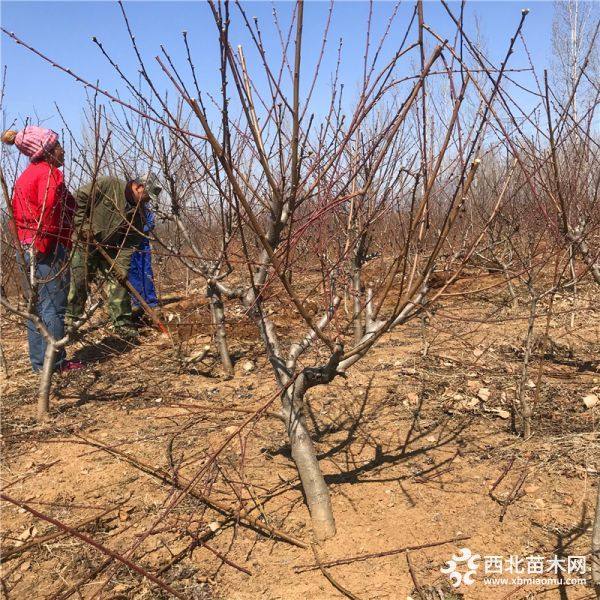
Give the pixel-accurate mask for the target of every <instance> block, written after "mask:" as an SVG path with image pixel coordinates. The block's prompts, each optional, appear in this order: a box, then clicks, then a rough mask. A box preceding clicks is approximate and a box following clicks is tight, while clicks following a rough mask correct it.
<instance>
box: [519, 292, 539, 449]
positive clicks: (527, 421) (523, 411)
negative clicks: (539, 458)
mask: <svg viewBox="0 0 600 600" xmlns="http://www.w3.org/2000/svg"><path fill="white" fill-rule="evenodd" d="M529 310H530V312H529V322H528V324H527V334H526V336H525V343H524V344H523V346H524V349H523V350H524V356H523V369H522V371H521V380H520V382H519V387H518V388H517V403H518V407H519V412H520V415H521V420H522V429H521V433H522V434H523V438H524V439H528V438H530V437H531V417H532V415H533V408H532V406H531V402H530V401H529V398H528V397H527V391H526V389H525V384H526V383H527V378H528V375H529V363H530V361H531V354H532V352H533V331H534V327H535V317H536V315H535V313H536V310H537V296H533V297H532V299H531V304H530V308H529Z"/></svg>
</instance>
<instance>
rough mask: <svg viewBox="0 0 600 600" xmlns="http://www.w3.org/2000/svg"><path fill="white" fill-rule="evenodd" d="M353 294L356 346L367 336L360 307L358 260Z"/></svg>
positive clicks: (355, 261)
mask: <svg viewBox="0 0 600 600" xmlns="http://www.w3.org/2000/svg"><path fill="white" fill-rule="evenodd" d="M352 292H353V296H352V299H353V307H352V318H353V319H354V345H355V346H357V345H358V344H360V340H362V337H363V335H364V334H365V328H364V326H363V323H362V316H361V315H362V311H361V306H360V298H361V295H362V294H361V292H362V289H361V281H360V267H359V266H358V264H357V259H355V260H354V261H353V263H352Z"/></svg>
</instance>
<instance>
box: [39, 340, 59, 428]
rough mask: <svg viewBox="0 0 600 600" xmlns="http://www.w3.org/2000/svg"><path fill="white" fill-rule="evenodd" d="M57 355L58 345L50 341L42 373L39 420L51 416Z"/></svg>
mask: <svg viewBox="0 0 600 600" xmlns="http://www.w3.org/2000/svg"><path fill="white" fill-rule="evenodd" d="M55 357H56V345H55V344H54V343H53V342H48V343H47V344H46V353H45V354H44V365H43V367H42V372H41V374H40V386H39V390H38V405H37V417H38V421H47V420H48V419H49V418H50V390H51V389H52V375H53V373H54V359H55Z"/></svg>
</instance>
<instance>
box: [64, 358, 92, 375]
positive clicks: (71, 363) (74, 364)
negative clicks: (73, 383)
mask: <svg viewBox="0 0 600 600" xmlns="http://www.w3.org/2000/svg"><path fill="white" fill-rule="evenodd" d="M85 367H86V365H85V363H82V362H81V361H79V360H63V362H62V363H61V365H60V367H58V372H59V373H66V372H67V371H79V370H80V369H85Z"/></svg>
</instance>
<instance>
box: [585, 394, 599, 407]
mask: <svg viewBox="0 0 600 600" xmlns="http://www.w3.org/2000/svg"><path fill="white" fill-rule="evenodd" d="M599 402H600V398H598V396H597V395H596V394H588V395H587V396H584V397H583V403H584V404H585V407H586V408H594V406H596V405H597V404H598V403H599Z"/></svg>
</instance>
